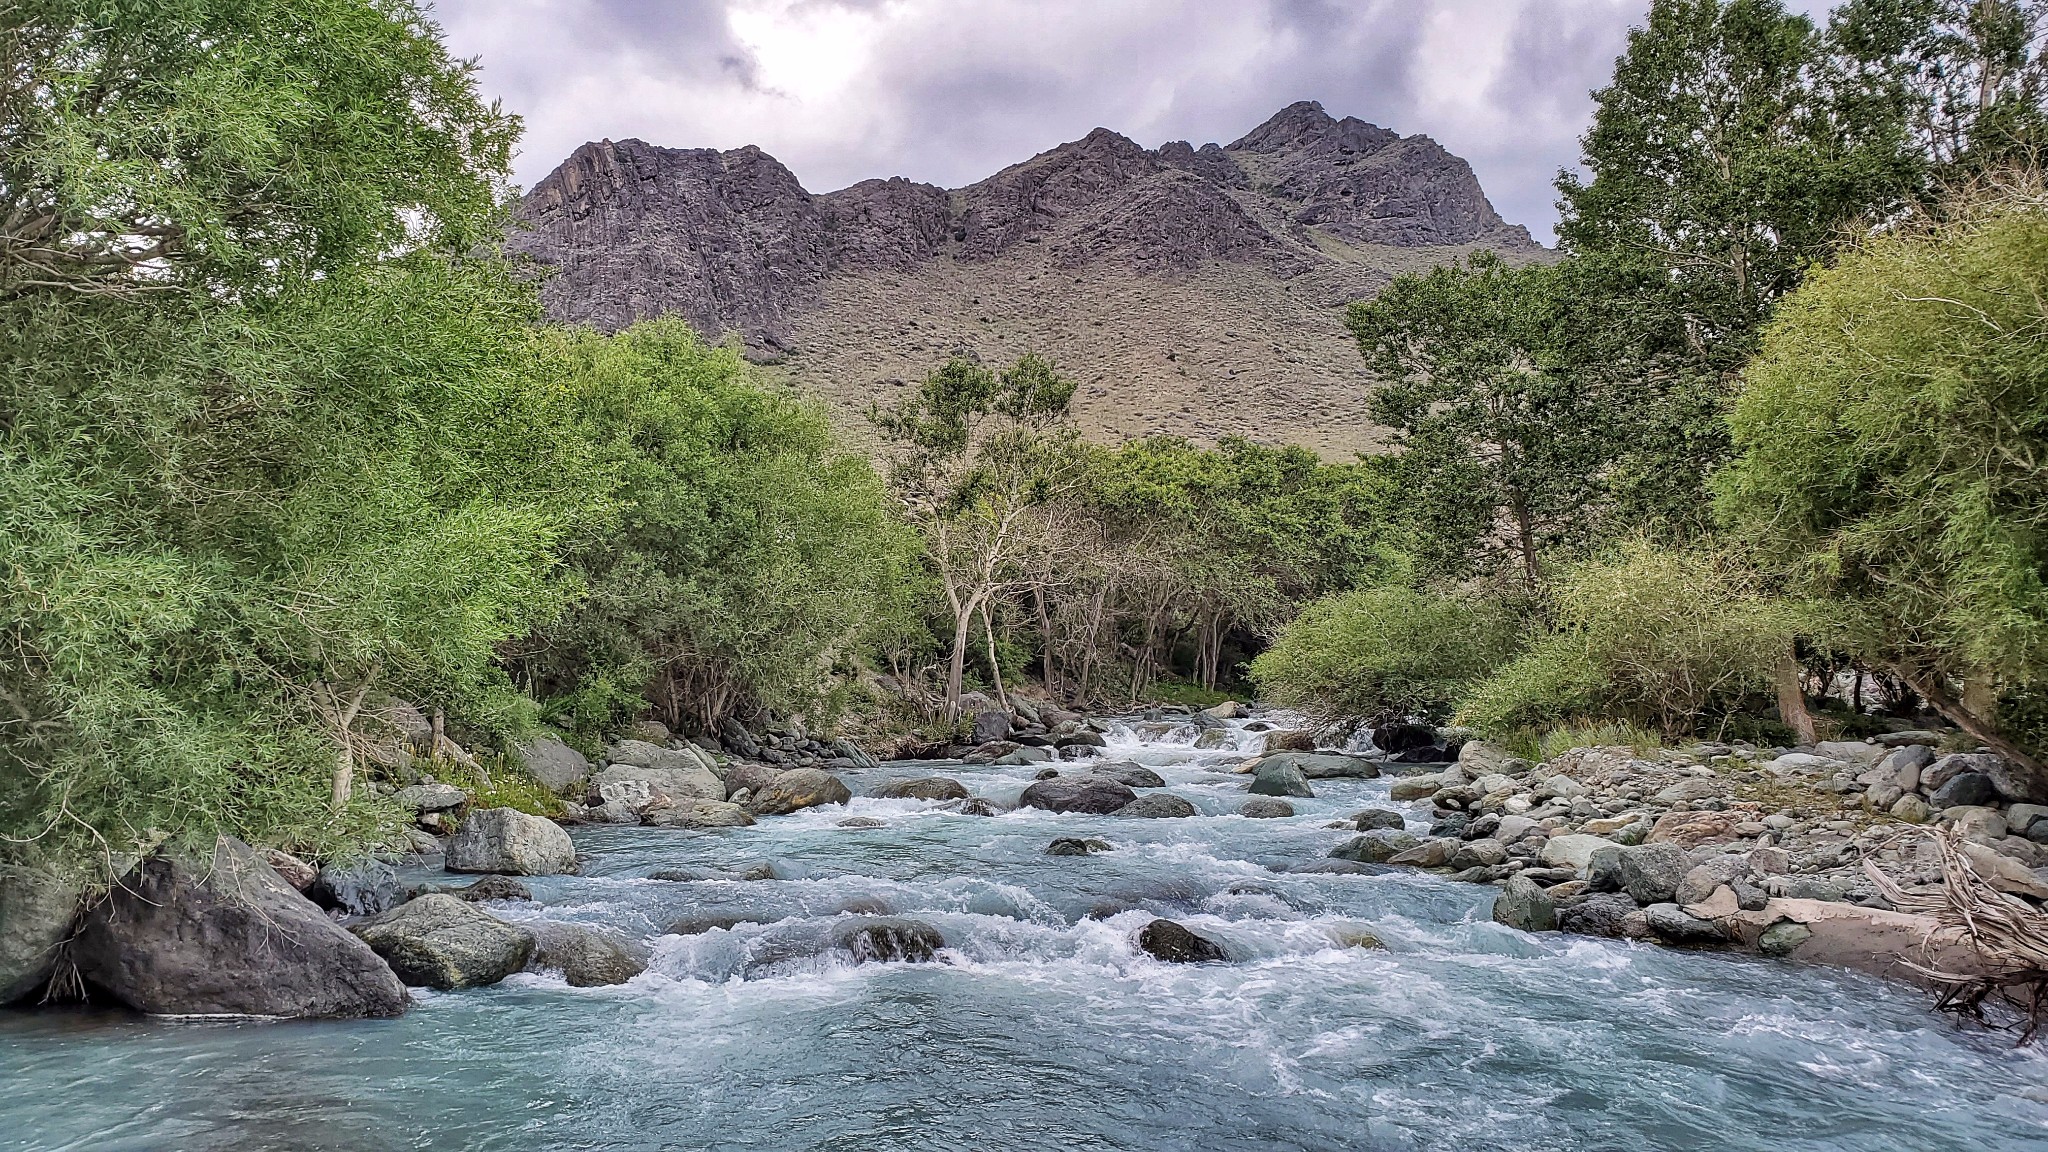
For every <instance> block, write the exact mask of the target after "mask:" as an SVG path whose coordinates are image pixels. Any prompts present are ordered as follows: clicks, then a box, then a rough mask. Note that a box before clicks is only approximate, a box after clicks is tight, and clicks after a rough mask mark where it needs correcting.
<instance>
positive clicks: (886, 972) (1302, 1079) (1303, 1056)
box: [0, 722, 2048, 1152]
mask: <svg viewBox="0 0 2048 1152" xmlns="http://www.w3.org/2000/svg"><path fill="white" fill-rule="evenodd" d="M1195 739H1196V731H1195V730H1194V729H1193V728H1192V727H1183V728H1179V729H1167V728H1162V727H1159V726H1141V727H1140V728H1138V729H1135V730H1134V729H1133V728H1130V727H1123V728H1119V729H1118V730H1117V731H1116V732H1115V733H1114V734H1113V735H1112V737H1111V740H1110V743H1111V747H1110V748H1109V749H1108V753H1107V754H1108V755H1109V756H1110V757H1112V758H1114V759H1119V760H1129V761H1136V762H1138V763H1142V764H1145V765H1148V766H1150V767H1152V768H1153V769H1154V770H1155V771H1157V772H1158V773H1159V774H1160V775H1161V776H1163V777H1164V778H1165V779H1166V781H1167V784H1168V787H1169V789H1170V790H1171V791H1172V792H1174V793H1175V794H1177V795H1180V796H1182V797H1184V798H1186V799H1187V800H1189V801H1191V802H1192V803H1193V804H1194V805H1195V806H1196V808H1197V809H1199V810H1200V812H1201V815H1199V816H1197V817H1195V818H1192V819H1156V820H1145V819H1128V818H1117V817H1110V816H1081V815H1068V816H1060V815H1053V814H1050V813H1046V812H1041V811H1036V810H1031V809H1025V810H1019V811H1014V812H1008V813H1006V814H1004V815H1001V816H997V817H993V818H991V817H976V816H969V815H962V814H958V813H953V812H947V811H943V810H941V809H940V806H939V805H936V804H932V803H927V802H922V801H915V800H881V799H874V798H871V797H869V796H866V795H861V794H862V793H872V792H875V791H878V790H879V789H880V788H881V786H882V785H883V784H885V783H886V782H887V781H888V780H890V779H894V778H897V777H902V776H911V775H925V774H941V775H946V776H951V777H953V778H955V779H958V780H960V781H961V782H963V783H964V784H966V785H967V787H968V788H969V789H970V790H971V791H973V792H974V793H975V794H977V795H980V796H985V797H988V798H989V799H991V800H993V801H999V802H1010V801H1014V800H1015V799H1016V797H1017V794H1018V793H1019V792H1021V791H1022V790H1023V788H1024V787H1025V785H1026V784H1028V783H1029V782H1030V780H1031V778H1032V776H1033V775H1034V773H1035V771H1036V767H1035V766H1034V767H1028V768H1027V767H1019V768H993V767H976V766H970V765H962V764H957V763H951V762H948V763H926V764H904V763H898V764H885V765H883V766H882V767H881V768H880V769H879V770H875V771H870V772H862V773H848V774H846V776H845V778H846V779H847V781H848V783H849V784H850V785H851V786H852V787H853V788H854V791H855V792H856V797H855V799H854V800H853V802H852V804H851V805H850V806H848V807H846V808H840V807H837V806H831V807H826V808H822V809H811V810H808V811H805V812H801V813H798V814H796V815H792V816H786V817H776V818H770V819H764V820H763V821H762V822H761V823H760V824H759V825H757V826H755V827H752V828H742V829H732V830H725V831H718V832H686V831H676V830H666V829H655V828H586V829H579V830H576V832H575V839H576V842H577V845H578V848H579V850H580V851H582V852H584V853H587V854H588V855H589V857H590V859H589V860H588V861H587V863H586V866H585V868H584V870H583V873H582V874H581V875H577V876H556V877H540V878H533V879H530V880H529V881H528V883H529V886H530V887H531V888H532V889H533V892H534V895H535V902H534V903H525V902H514V903H505V904H496V905H489V906H488V907H490V908H491V910H492V911H493V912H495V913H496V914H498V915H501V916H504V917H506V918H508V919H535V918H552V919H559V920H569V921H575V922H580V923H587V924H592V925H603V926H606V927H608V928H611V929H614V930H616V931H619V932H623V933H625V934H627V935H630V936H634V937H641V938H646V939H647V940H649V942H650V944H651V947H652V954H653V955H652V962H651V965H650V967H649V969H648V971H647V972H646V973H645V974H644V975H642V976H640V977H638V978H637V979H635V980H633V981H632V982H631V983H628V984H625V985H620V986H616V987H609V988H591V989H579V988H570V987H568V986H567V985H566V984H564V983H563V982H562V981H561V980H559V979H557V978H554V977H551V976H547V975H521V976H515V977H513V978H511V979H510V980H508V981H506V982H505V983H504V984H501V985H499V986H497V987H493V988H487V989H481V990H475V991H465V992H457V993H446V994H436V993H430V992H419V993H416V997H417V1001H416V1003H415V1005H414V1008H413V1010H412V1011H411V1012H410V1013H408V1014H407V1015H406V1016H405V1017H403V1018H402V1019H398V1020H391V1021H377V1022H352V1023H264V1022H254V1021H245V1022H217V1021H215V1022H181V1021H165V1020H151V1019H143V1018H136V1017H131V1016H124V1015H119V1014H114V1013H111V1012H109V1013H98V1012H86V1013H80V1012H68V1011H67V1012H37V1013H16V1014H11V1015H7V1016H4V1017H0V1083H4V1084H5V1085H6V1093H5V1096H4V1097H0V1148H9V1149H16V1148H19V1149H37V1150H45V1149H80V1150H86V1149H90V1150H94V1152H119V1150H131V1149H137V1150H139V1149H149V1150H158V1149H164V1150H181V1152H182V1150H215V1149H222V1150H225V1149H237V1150H240V1149H323V1150H324V1149H333V1150H349V1152H358V1150H375V1152H382V1150H386V1149H390V1150H399V1149H434V1150H439V1149H451V1150H452V1149H464V1150H486V1149H607V1150H610V1149H621V1150H623V1149H699V1148H705V1149H741V1148H745V1149H778V1150H779V1149H827V1148H831V1149H1062V1150H1076V1149H1202V1150H1205V1152H1207V1150H1230V1149H1245V1150H1250V1149H1390V1150H1395V1149H1398V1150H1407V1149H1446V1150H1449V1149H1457V1150H1460V1152H1472V1150H1491V1149H1503V1150H1505V1149H1518V1150H1519V1149H1531V1148H1546V1149H1548V1148H1555V1149H1626V1150H1629V1152H1649V1150H1663V1149H1674V1150H1675V1149H1757V1150H1773V1152H1783V1150H1788V1149H1816V1150H1819V1149H1826V1150H1830V1152H1847V1150H1871V1152H1876V1150H1897V1152H1940V1150H1945V1149H1954V1150H1957V1152H1965V1150H1967V1152H1985V1150H1989V1149H2008V1150H2019V1149H2035V1148H2041V1149H2048V1055H2044V1054H2043V1053H2042V1052H2040V1051H2038V1050H2035V1051H2015V1050H2013V1049H2012V1048H2011V1046H2010V1045H2011V1038H2010V1036H2009V1035H2002V1034H1987V1033H1984V1032H1982V1031H1968V1030H1959V1029H1958V1028H1956V1027H1955V1026H1954V1025H1953V1024H1952V1023H1951V1022H1950V1021H1949V1020H1948V1019H1946V1018H1944V1017H1937V1016H1936V1015H1934V1014H1932V1013H1931V1012H1930V1011H1929V1010H1928V1003H1929V1002H1928V998H1927V996H1926V995H1925V994H1924V993H1921V992H1919V991H1917V990H1915V989H1913V988H1910V987H1906V986H1903V985H1896V984H1890V983H1886V982H1882V981H1879V980H1875V979H1871V978H1868V977H1863V976H1859V975H1855V974H1852V973H1845V972H1840V971H1834V970H1831V969H1825V968H1817V967H1802V966H1796V965H1792V964H1788V963H1783V962H1777V961H1770V960H1763V959H1757V958H1747V957H1734V956H1728V955H1717V954H1711V953H1697V952H1682V951H1672V950H1667V949H1662V948H1658V947H1655V946H1651V945H1644V944H1631V943H1624V942H1616V941H1607V940H1593V939H1583V938H1573V937H1567V936H1561V935H1555V934H1551V935H1545V936H1541V937H1537V936H1529V935H1525V934H1522V933H1519V932H1515V931H1511V930H1509V929H1506V928H1502V927H1500V926H1498V925H1495V924H1493V923H1491V922H1490V921H1489V919H1488V912H1489V909H1490V907H1491V903H1492V899H1493V896H1494V893H1495V890H1494V889H1492V888H1486V887H1479V886H1471V885H1463V884H1454V883H1450V882H1448V881H1445V880H1442V879H1440V878H1437V877H1433V876H1429V875H1425V874H1421V873H1416V872H1401V871H1387V872H1385V873H1381V874H1373V875H1341V874H1329V873H1320V874H1318V873H1304V872H1298V871H1290V869H1291V868H1298V867H1300V866H1302V865H1307V864H1312V863H1314V862H1315V861H1316V860H1318V859H1320V858H1322V857H1323V856H1324V854H1325V853H1326V852H1327V851H1328V850H1329V849H1330V848H1331V847H1333V846H1335V845H1336V844H1338V843H1341V842H1342V841H1343V840H1344V839H1346V838H1347V837H1348V835H1349V833H1347V832H1346V831H1343V830H1340V829H1333V828H1330V827H1327V825H1328V824H1329V823H1330V822H1331V821H1332V820H1333V819H1336V818H1341V817H1344V816H1348V815H1350V814H1351V813H1353V812H1356V811H1358V810H1359V809H1360V808H1362V807H1367V806H1371V805H1374V804H1382V805H1384V804H1386V793H1387V787H1388V782H1387V781H1386V780H1324V781H1317V782H1315V788H1316V792H1317V798H1316V799H1314V800H1297V801H1295V802H1294V804H1295V807H1296V810H1297V815H1296V816H1294V817H1293V818H1290V819H1277V820H1272V819H1269V820H1252V819H1247V818H1244V817H1241V816H1237V815H1234V813H1235V811H1236V809H1237V807H1238V805H1239V804H1240V803H1242V801H1243V799H1244V788H1245V784H1246V782H1247V779H1248V778H1247V777H1245V776H1240V775H1231V774H1229V772H1228V769H1229V767H1230V766H1231V765H1232V764H1233V763H1236V762H1238V761H1241V760H1242V759H1243V758H1244V757H1245V756H1247V755H1249V754H1251V753H1252V752H1254V751H1256V749H1257V746H1258V744H1259V742H1260V741H1261V740H1262V739H1263V738H1262V737H1260V736H1259V735H1257V734H1256V733H1253V732H1248V731H1245V730H1244V729H1243V727H1242V724H1241V722H1240V723H1238V724H1235V725H1233V729H1232V731H1231V732H1230V733H1229V734H1228V737H1227V739H1228V741H1229V746H1228V747H1225V748H1221V749H1211V750H1198V749H1196V748H1195V747H1193V743H1194V741H1195ZM1211 739H1212V740H1213V739H1214V737H1212V738H1211ZM1063 767H1065V766H1063ZM1392 806H1393V807H1404V806H1400V805H1392ZM851 817H870V818H873V819H877V820H880V821H882V822H883V826H882V827H879V828H849V827H842V826H840V823H839V822H840V821H842V820H845V819H848V818H851ZM1425 820H1426V813H1423V812H1420V811H1412V810H1411V813H1410V825H1411V827H1412V828H1414V829H1415V830H1417V831H1420V830H1421V829H1422V828H1423V827H1424V826H1425ZM1062 836H1089V837H1098V838H1101V839H1104V840H1107V841H1109V842H1110V843H1111V845H1112V846H1113V850H1112V851H1109V852H1106V853H1101V854H1097V855H1092V856H1084V857H1069V856H1049V855H1047V854H1046V846H1047V845H1048V844H1049V843H1050V842H1051V841H1052V840H1053V839H1054V838H1055V837H1062ZM762 864H767V865H769V866H771V867H772V869H773V872H774V874H775V877H776V878H775V879H751V880H749V879H738V878H737V877H738V876H740V875H742V874H743V873H745V872H746V871H747V870H748V869H750V868H754V867H757V866H759V865H762ZM662 869H681V870H684V871H685V872H687V873H691V874H696V875H700V876H703V877H705V878H704V879H697V880H689V881H680V882H679V881H671V880H651V879H648V878H647V877H648V875H649V873H651V872H654V871H657V870H662ZM877 913H888V914H894V915H901V916H909V917H913V918H916V919H918V920H922V921H924V922H926V923H929V924H931V925H932V926H934V927H936V928H937V929H938V930H939V931H940V932H942V933H943V934H944V936H945V938H946V943H947V947H946V948H945V949H944V950H943V951H942V952H941V953H940V956H939V959H938V961H937V962H935V963H929V964H916V965H912V964H902V963H891V964H864V965H855V964H854V963H853V962H852V958H851V956H849V955H848V954H846V953H844V952H839V951H836V950H834V949H833V948H831V947H830V938H831V936H832V935H833V933H834V931H835V930H836V929H838V928H841V927H844V926H845V925H846V923H847V922H848V920H849V919H850V918H853V917H857V916H862V915H873V914H877ZM1155 916H1166V917H1170V918H1173V919H1176V920H1179V921H1181V922H1182V923H1184V924H1186V925H1188V926H1189V927H1191V928H1194V929H1195V930H1196V931H1198V932H1200V933H1202V934H1204V935H1206V936H1209V937H1210V938H1212V939H1214V940H1217V941H1219V942H1221V943H1223V944H1224V945H1225V946H1226V947H1227V948H1228V950H1229V952H1230V954H1231V959H1230V961H1229V962H1227V963H1213V964H1199V965H1179V966H1176V965H1169V964H1163V963H1160V962H1157V961H1155V960H1153V959H1152V958H1150V957H1149V956H1147V955H1145V954H1144V953H1142V952H1139V951H1138V950H1137V948H1136V946H1135V944H1134V942H1133V939H1134V936H1135V934H1136V932H1137V930H1138V929H1139V928H1140V927H1142V926H1143V925H1144V924H1145V923H1147V922H1148V921H1150V920H1151V919H1152V918H1154V917H1155ZM672 928H682V929H685V930H687V934H675V933H672V932H671V931H670V929H672ZM1365 934H1370V936H1371V937H1376V938H1377V939H1378V941H1380V942H1381V943H1382V944H1383V945H1384V946H1383V947H1377V948H1375V947H1361V946H1358V944H1359V943H1360V941H1361V939H1362V937H1363V936H1364V935H1365Z"/></svg>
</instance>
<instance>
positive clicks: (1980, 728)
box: [1899, 668, 2048, 772]
mask: <svg viewBox="0 0 2048 1152" xmlns="http://www.w3.org/2000/svg"><path fill="white" fill-rule="evenodd" d="M1899 675H1900V676H1901V677H1903V678H1904V679H1905V681H1906V683H1907V684H1909V685H1911V686H1912V688H1913V691H1915V692H1918V693H1919V694H1920V695H1921V696H1923V697H1925V698H1926V700H1927V702H1928V703H1929V704H1932V705H1934V710H1935V711H1937V712H1939V713H1941V714H1942V715H1943V716H1946V717H1948V719H1949V721H1950V722H1951V723H1953V724H1954V725H1955V726H1956V727H1958V728H1961V729H1962V730H1963V731H1965V732H1968V733H1969V734H1970V735H1972V736H1975V737H1976V738H1977V739H1978V740H1979V741H1982V742H1983V744H1984V746H1985V747H1987V748H1989V749H1991V750H1992V751H1993V752H1996V753H1998V754H1999V755H2000V756H2003V757H2005V758H2006V759H2007V760H2010V761H2012V762H2013V763H2015V764H2018V765H2021V766H2023V767H2026V768H2029V769H2032V770H2033V771H2036V772H2043V771H2048V766H2044V765H2043V764H2042V763H2041V761H2040V759H2039V758H2038V757H2036V756H2035V755H2034V754H2033V753H2031V752H2028V751H2027V750H2026V749H2024V748H2022V747H2020V746H2019V745H2017V744H2015V743H2013V742H2012V741H2011V740H2008V739H2006V738H2005V736H2004V735H2002V734H2001V733H2000V732H1999V731H1998V726H1997V725H1996V724H1994V723H1991V722H1989V721H1987V720H1985V719H1984V717H1982V716H1980V715H1978V714H1977V713H1975V712H1973V711H1971V710H1970V709H1969V708H1967V707H1965V706H1964V704H1963V702H1962V701H1961V700H1958V699H1956V698H1955V697H1953V696H1951V695H1949V693H1948V686H1947V685H1945V684H1943V683H1941V681H1940V679H1939V678H1938V677H1934V676H1917V675H1914V674H1913V673H1911V672H1908V671H1906V670H1905V669H1904V668H1901V669H1899Z"/></svg>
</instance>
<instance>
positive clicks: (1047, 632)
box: [1031, 583, 1060, 700]
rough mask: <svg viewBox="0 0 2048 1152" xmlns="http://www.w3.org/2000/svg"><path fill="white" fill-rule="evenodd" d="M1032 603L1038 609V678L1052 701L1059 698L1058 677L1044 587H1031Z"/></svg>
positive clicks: (1050, 619)
mask: <svg viewBox="0 0 2048 1152" xmlns="http://www.w3.org/2000/svg"><path fill="white" fill-rule="evenodd" d="M1031 599H1032V603H1033V604H1034V605H1035V606H1036V607H1037V609H1038V642H1039V645H1040V648H1041V652H1040V667H1041V671H1040V673H1039V676H1040V678H1041V679H1043V680H1044V681H1045V694H1046V695H1047V696H1050V697H1052V698H1053V699H1054V700H1058V699H1059V698H1060V683H1059V675H1058V672H1057V671H1056V669H1055V666H1054V663H1053V651H1052V649H1053V635H1052V613H1051V612H1050V611H1048V610H1047V608H1046V604H1045V585H1044V584H1043V583H1037V584H1033V585H1032V586H1031Z"/></svg>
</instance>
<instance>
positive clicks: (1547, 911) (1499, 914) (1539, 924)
mask: <svg viewBox="0 0 2048 1152" xmlns="http://www.w3.org/2000/svg"><path fill="white" fill-rule="evenodd" d="M1493 922H1494V923H1496V924H1505V925H1507V926H1508V927H1510V928H1518V929H1520V930H1522V931H1524V932H1555V931H1556V930H1557V906H1556V905H1555V904H1553V903H1551V901H1550V897H1548V896H1546V895H1544V894H1543V889H1542V887H1541V886H1539V885H1538V884H1537V883H1536V882H1535V881H1534V880H1531V879H1529V878H1528V877H1527V876H1510V877H1508V882H1507V887H1506V888H1504V889H1502V890H1501V894H1500V896H1499V897H1498V898H1497V899H1495V900H1494V902H1493Z"/></svg>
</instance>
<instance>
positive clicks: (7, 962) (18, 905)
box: [0, 864, 85, 1004]
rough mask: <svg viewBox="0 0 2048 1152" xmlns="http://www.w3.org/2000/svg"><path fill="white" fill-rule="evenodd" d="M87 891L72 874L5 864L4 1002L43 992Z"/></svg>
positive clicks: (0, 908)
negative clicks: (81, 898)
mask: <svg viewBox="0 0 2048 1152" xmlns="http://www.w3.org/2000/svg"><path fill="white" fill-rule="evenodd" d="M84 890H85V888H84V884H83V882H82V881H81V880H80V879H79V878H77V877H76V876H73V875H72V874H70V873H67V872H62V871H59V870H57V869H54V868H40V867H34V866H31V865H28V864H0V1004H11V1003H13V1002H14V1001H16V1000H22V999H26V998H28V997H32V996H33V997H39V996H41V995H42V992H43V988H44V987H45V986H46V985H48V984H49V982H50V970H51V969H52V968H53V967H54V966H55V965H56V963H57V952H58V949H59V947H60V946H61V945H62V944H63V943H64V941H65V939H66V938H67V937H69V936H70V934H71V922H72V921H73V920H75V919H77V918H78V903H79V899H80V897H81V896H82V895H83V894H84Z"/></svg>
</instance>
